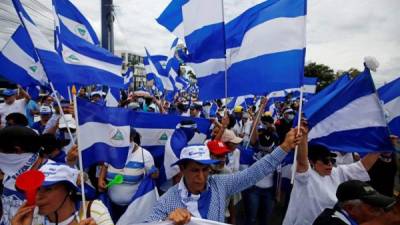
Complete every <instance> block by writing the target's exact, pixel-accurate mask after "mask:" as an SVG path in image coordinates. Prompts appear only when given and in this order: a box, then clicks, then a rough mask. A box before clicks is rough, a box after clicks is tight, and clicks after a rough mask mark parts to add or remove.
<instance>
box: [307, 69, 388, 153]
mask: <svg viewBox="0 0 400 225" xmlns="http://www.w3.org/2000/svg"><path fill="white" fill-rule="evenodd" d="M321 93H322V94H325V95H322V94H321ZM310 102H311V104H309V103H310ZM310 102H308V103H307V104H305V106H304V114H305V116H306V118H307V120H308V124H309V128H310V131H309V134H308V139H309V142H310V143H315V144H321V145H325V146H327V147H328V148H329V149H331V150H334V151H341V152H374V151H393V150H394V149H393V146H392V144H391V142H390V138H389V130H388V127H387V123H386V121H385V118H384V114H383V110H382V106H381V105H380V103H379V99H378V96H377V94H376V91H375V86H374V83H373V81H372V77H371V74H370V71H369V69H367V68H366V69H365V71H364V72H363V73H361V74H360V75H358V76H357V77H356V78H354V79H353V80H352V81H350V82H348V83H347V84H344V85H336V88H335V89H333V90H332V89H331V92H329V93H325V92H320V93H319V94H317V95H315V96H314V97H313V98H312V101H311V100H310Z"/></svg>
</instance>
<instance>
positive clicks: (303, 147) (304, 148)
mask: <svg viewBox="0 0 400 225" xmlns="http://www.w3.org/2000/svg"><path fill="white" fill-rule="evenodd" d="M300 132H301V133H302V138H301V141H300V144H299V149H298V152H297V159H296V160H297V168H296V172H298V173H304V172H306V171H307V170H308V167H309V166H310V165H309V162H308V127H307V122H306V121H305V120H303V121H302V123H301V127H300Z"/></svg>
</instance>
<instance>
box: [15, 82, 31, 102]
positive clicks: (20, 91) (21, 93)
mask: <svg viewBox="0 0 400 225" xmlns="http://www.w3.org/2000/svg"><path fill="white" fill-rule="evenodd" d="M18 89H19V94H20V96H22V97H23V98H24V99H25V102H26V103H28V102H29V100H31V96H30V95H29V94H28V93H27V92H26V91H25V90H24V89H23V88H22V87H21V86H19V85H18Z"/></svg>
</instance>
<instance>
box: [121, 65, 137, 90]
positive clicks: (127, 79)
mask: <svg viewBox="0 0 400 225" xmlns="http://www.w3.org/2000/svg"><path fill="white" fill-rule="evenodd" d="M122 76H123V77H124V85H125V87H124V88H125V89H128V88H129V85H130V84H131V83H132V82H134V81H135V76H134V70H133V69H132V67H129V68H128V70H127V71H126V73H125V74H123V75H122Z"/></svg>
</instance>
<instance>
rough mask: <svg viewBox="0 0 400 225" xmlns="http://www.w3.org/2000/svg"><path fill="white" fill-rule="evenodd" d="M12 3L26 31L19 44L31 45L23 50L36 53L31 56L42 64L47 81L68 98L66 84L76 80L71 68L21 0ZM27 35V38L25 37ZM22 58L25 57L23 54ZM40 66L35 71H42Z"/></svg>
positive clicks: (14, 0)
mask: <svg viewBox="0 0 400 225" xmlns="http://www.w3.org/2000/svg"><path fill="white" fill-rule="evenodd" d="M12 2H13V5H14V8H15V10H16V11H17V15H18V17H19V19H20V21H21V24H22V25H23V28H24V29H25V31H26V32H24V33H25V34H24V35H23V36H21V38H22V39H23V40H20V41H18V42H19V43H28V42H29V43H30V44H29V46H25V47H23V49H25V50H27V51H28V49H29V48H31V51H29V53H33V52H34V53H35V54H34V55H31V57H32V56H34V61H35V62H40V65H41V67H42V68H43V71H44V73H45V74H46V76H47V79H48V80H49V81H50V82H52V83H53V84H54V86H55V88H56V89H57V91H58V92H59V93H61V94H62V95H63V96H68V94H67V90H66V86H65V84H66V83H67V82H66V81H70V80H72V79H73V78H74V74H72V73H71V71H70V70H69V68H68V67H67V66H66V65H65V63H64V62H63V61H62V59H61V57H60V56H59V55H58V54H57V52H56V51H55V49H54V47H53V46H52V45H51V44H50V42H49V41H48V40H47V39H46V37H45V35H44V34H43V33H41V31H40V30H39V29H38V28H37V27H36V25H35V23H34V22H33V20H32V19H31V18H30V17H29V15H28V14H27V12H26V11H25V9H24V7H23V6H22V4H21V2H20V1H19V0H13V1H12ZM26 34H27V36H25V35H26ZM32 48H33V49H32ZM20 56H21V57H24V56H23V53H22V54H21V55H20ZM40 65H39V64H36V65H35V66H37V67H36V68H35V69H37V70H41V68H40ZM31 69H33V68H31Z"/></svg>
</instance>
